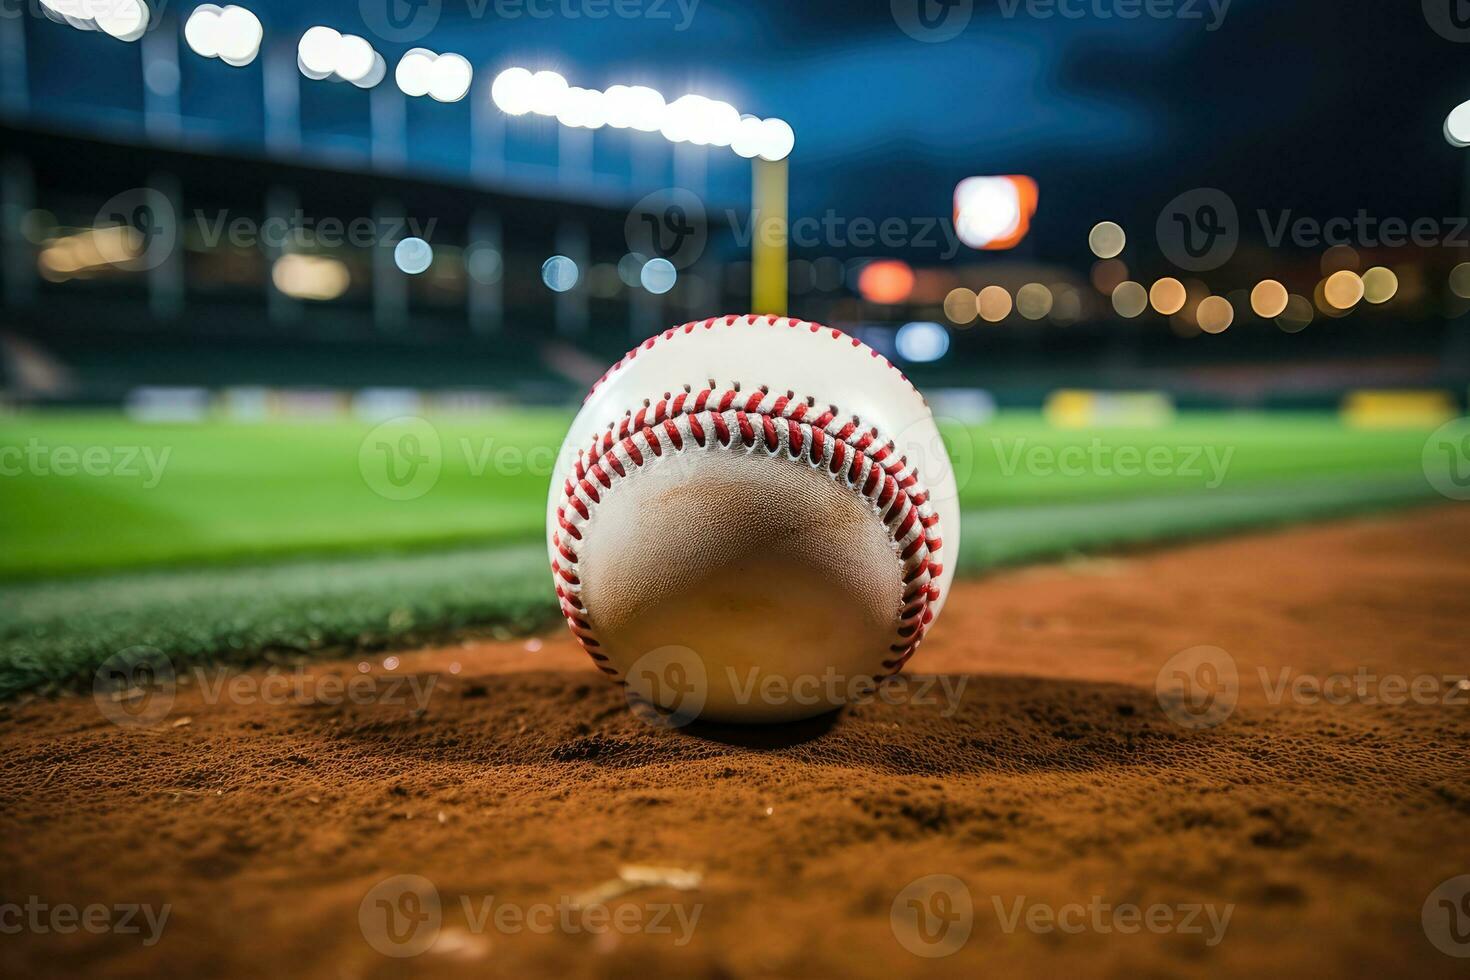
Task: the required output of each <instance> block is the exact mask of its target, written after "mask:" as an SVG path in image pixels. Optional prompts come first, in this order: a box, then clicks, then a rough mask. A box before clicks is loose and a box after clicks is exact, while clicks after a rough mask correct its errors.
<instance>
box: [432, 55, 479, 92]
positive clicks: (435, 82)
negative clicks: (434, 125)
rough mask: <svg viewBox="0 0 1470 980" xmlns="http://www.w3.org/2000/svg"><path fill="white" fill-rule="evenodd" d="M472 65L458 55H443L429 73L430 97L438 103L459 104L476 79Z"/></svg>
mask: <svg viewBox="0 0 1470 980" xmlns="http://www.w3.org/2000/svg"><path fill="white" fill-rule="evenodd" d="M474 74H475V72H474V69H473V68H471V67H470V63H469V62H468V61H466V60H465V59H464V58H463V57H462V56H460V55H457V54H441V55H440V56H439V58H438V60H437V61H435V62H434V64H433V67H432V69H431V70H430V72H429V95H431V96H433V98H434V100H435V101H437V102H458V101H459V100H460V99H462V98H464V97H465V93H467V92H469V90H470V81H471V80H472V79H473V78H474Z"/></svg>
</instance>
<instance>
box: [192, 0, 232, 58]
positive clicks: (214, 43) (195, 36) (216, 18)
mask: <svg viewBox="0 0 1470 980" xmlns="http://www.w3.org/2000/svg"><path fill="white" fill-rule="evenodd" d="M223 13H224V9H223V8H221V7H217V6H215V5H214V4H212V3H203V4H200V5H199V6H197V7H195V8H194V12H193V13H192V14H190V15H189V19H188V20H187V21H186V22H185V23H184V43H185V44H187V45H189V50H190V51H193V52H194V53H195V54H197V55H199V56H200V57H201V58H218V57H219V49H220V42H221V41H222V40H223V32H222V31H221V29H220V16H221V15H222V14H223Z"/></svg>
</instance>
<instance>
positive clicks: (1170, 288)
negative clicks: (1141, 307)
mask: <svg viewBox="0 0 1470 980" xmlns="http://www.w3.org/2000/svg"><path fill="white" fill-rule="evenodd" d="M1188 298H1189V296H1188V295H1187V294H1186V293H1185V292H1184V283H1182V282H1180V281H1179V280H1178V279H1175V278H1172V277H1171V276H1165V277H1164V278H1162V279H1160V280H1159V281H1158V282H1156V283H1154V284H1153V288H1152V289H1150V290H1149V291H1148V299H1149V302H1150V303H1152V304H1153V308H1154V309H1155V310H1157V311H1158V312H1160V313H1162V314H1164V316H1173V315H1174V314H1175V313H1178V312H1179V311H1180V310H1182V309H1184V301H1185V300H1187V299H1188Z"/></svg>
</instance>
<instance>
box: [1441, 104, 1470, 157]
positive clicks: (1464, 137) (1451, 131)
mask: <svg viewBox="0 0 1470 980" xmlns="http://www.w3.org/2000/svg"><path fill="white" fill-rule="evenodd" d="M1444 138H1445V139H1447V140H1449V143H1450V145H1451V146H1470V102H1461V103H1460V104H1459V105H1457V106H1455V107H1454V108H1453V109H1452V110H1450V114H1449V116H1447V117H1446V118H1445V121H1444Z"/></svg>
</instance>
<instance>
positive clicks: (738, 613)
mask: <svg viewBox="0 0 1470 980" xmlns="http://www.w3.org/2000/svg"><path fill="white" fill-rule="evenodd" d="M959 525H960V522H959V503H958V500H957V493H956V488H955V480H954V474H953V472H952V470H951V468H950V465H949V460H948V458H947V456H946V454H945V450H944V447H943V443H942V441H941V439H940V436H939V432H938V429H937V428H936V426H935V424H934V418H933V415H932V414H931V413H930V411H929V408H928V405H927V404H926V403H925V401H924V398H923V396H922V395H920V394H919V392H918V391H917V390H916V389H915V388H914V387H913V385H912V384H911V383H910V382H909V381H908V379H907V378H905V377H904V376H903V374H902V373H901V372H899V370H898V369H897V368H895V367H894V366H893V365H892V364H890V363H889V362H888V361H887V360H886V359H885V358H884V357H882V356H881V355H880V354H878V352H876V351H874V350H872V349H871V348H869V347H867V346H866V345H865V344H862V343H860V342H859V341H857V340H856V339H854V338H852V337H850V336H848V335H847V334H844V333H842V332H841V331H839V330H834V329H832V328H829V327H824V326H821V325H820V324H816V323H809V322H806V321H803V320H795V319H789V318H785V317H775V316H725V317H717V318H714V319H709V320H700V321H697V322H694V323H686V324H684V325H683V326H680V327H675V328H673V329H671V330H667V331H664V332H663V333H662V334H659V335H657V336H655V337H652V338H650V339H649V340H647V341H645V342H644V343H643V344H641V345H640V346H638V347H636V348H634V349H633V350H632V351H630V352H628V354H627V355H626V356H624V357H623V359H622V360H621V361H619V362H618V363H617V364H616V365H614V366H613V367H612V368H611V369H610V370H609V371H608V372H607V373H606V374H605V375H604V376H603V377H602V379H601V380H600V381H598V382H597V383H596V384H595V385H594V386H593V387H592V390H591V392H589V394H588V395H587V399H586V401H585V402H584V403H583V406H582V409H581V411H580V412H579V413H578V415H577V417H576V419H575V421H573V423H572V427H571V431H570V432H568V434H567V438H566V441H565V443H564V444H563V447H562V452H561V454H560V456H559V457H558V463H557V472H556V474H555V476H554V477H553V480H552V486H551V492H550V497H549V500H548V502H547V542H548V547H549V554H550V559H551V567H552V572H553V575H554V578H555V582H556V591H557V595H558V597H559V599H560V602H561V609H562V612H563V614H564V615H565V617H566V620H567V624H568V625H569V626H570V628H571V630H572V633H573V634H574V635H575V636H576V638H577V640H578V642H580V643H581V645H582V647H583V649H585V650H586V652H587V653H588V655H589V656H590V657H591V658H592V660H593V661H594V662H595V663H596V665H597V668H598V669H599V670H601V671H602V672H603V673H604V674H606V675H608V677H610V678H611V679H613V680H614V681H617V682H620V683H623V684H625V685H627V687H628V689H629V694H630V698H631V697H634V696H637V697H639V698H641V699H643V700H645V701H648V702H652V703H653V704H656V705H658V706H659V707H660V708H661V709H664V710H666V711H669V712H682V713H684V714H685V715H687V716H689V717H698V718H702V719H706V720H712V721H740V722H775V721H788V720H794V719H798V718H804V717H810V716H813V715H817V714H821V713H823V712H826V711H830V710H832V709H834V708H836V707H838V706H839V705H840V704H841V703H842V702H843V701H844V700H846V699H851V698H852V697H853V696H854V695H855V693H858V692H866V691H870V690H871V689H872V688H873V686H874V685H875V684H876V682H877V681H879V680H881V679H883V678H885V677H888V676H891V675H893V674H895V673H897V672H898V671H900V670H902V669H903V667H904V665H905V664H906V663H907V662H908V661H909V659H910V658H911V657H912V656H913V654H914V651H915V650H916V649H917V648H918V646H919V644H920V642H921V641H922V640H923V638H924V635H925V634H926V633H927V632H928V630H929V629H930V628H931V627H932V625H933V623H934V620H935V618H936V617H937V616H938V615H939V611H940V609H941V608H942V607H943V605H944V601H945V597H946V594H947V593H948V591H949V584H950V580H951V578H952V577H953V575H954V561H953V556H954V555H956V554H957V553H958V544H959V530H960V527H959Z"/></svg>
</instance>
